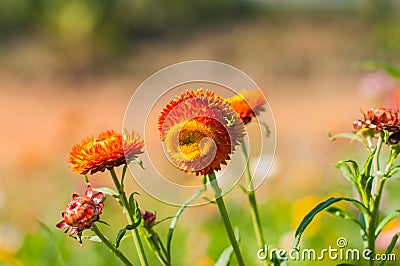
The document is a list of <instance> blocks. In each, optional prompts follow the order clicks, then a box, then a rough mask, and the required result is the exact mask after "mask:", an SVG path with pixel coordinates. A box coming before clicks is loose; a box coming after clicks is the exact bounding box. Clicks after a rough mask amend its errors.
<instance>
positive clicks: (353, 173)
mask: <svg viewBox="0 0 400 266" xmlns="http://www.w3.org/2000/svg"><path fill="white" fill-rule="evenodd" d="M336 167H337V168H339V169H340V170H341V171H342V174H343V176H344V177H345V178H346V179H347V180H348V181H350V182H351V183H353V184H357V179H358V177H359V176H360V170H359V168H358V164H357V163H356V162H355V161H353V160H346V161H340V162H338V163H337V164H336Z"/></svg>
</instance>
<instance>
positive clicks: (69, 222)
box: [56, 186, 104, 236]
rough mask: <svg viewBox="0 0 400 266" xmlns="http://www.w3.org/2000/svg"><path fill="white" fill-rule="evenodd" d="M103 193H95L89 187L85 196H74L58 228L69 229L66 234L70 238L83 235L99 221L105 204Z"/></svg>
mask: <svg viewBox="0 0 400 266" xmlns="http://www.w3.org/2000/svg"><path fill="white" fill-rule="evenodd" d="M102 199H103V193H94V194H93V190H92V187H91V186H88V188H87V190H86V194H85V196H82V197H81V196H79V195H77V194H73V195H72V201H70V202H69V203H68V206H67V209H66V210H65V211H64V212H63V213H62V217H63V220H62V221H61V222H59V223H58V224H57V225H56V227H58V228H67V230H66V231H65V233H68V234H69V235H70V236H71V235H74V234H78V235H81V234H82V231H83V230H84V229H88V228H90V227H91V226H92V224H93V223H94V222H96V221H98V220H99V216H100V214H101V212H102V210H103V206H104V204H103V203H102V202H101V200H102Z"/></svg>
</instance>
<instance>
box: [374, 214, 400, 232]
mask: <svg viewBox="0 0 400 266" xmlns="http://www.w3.org/2000/svg"><path fill="white" fill-rule="evenodd" d="M397 216H400V210H395V211H394V212H392V213H390V214H388V215H387V216H385V217H384V218H383V219H382V221H381V222H380V223H379V225H378V226H377V227H376V230H375V237H377V236H378V235H379V234H380V233H381V231H382V230H383V228H385V226H386V225H387V224H388V223H390V221H392V220H393V219H394V218H396V217H397Z"/></svg>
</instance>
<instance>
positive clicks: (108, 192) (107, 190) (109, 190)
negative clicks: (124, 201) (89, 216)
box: [93, 187, 118, 197]
mask: <svg viewBox="0 0 400 266" xmlns="http://www.w3.org/2000/svg"><path fill="white" fill-rule="evenodd" d="M93 191H95V192H101V193H103V194H106V195H110V196H113V197H118V193H117V192H116V191H115V190H113V189H112V188H108V187H99V188H93Z"/></svg>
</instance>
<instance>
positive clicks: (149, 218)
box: [140, 210, 156, 228]
mask: <svg viewBox="0 0 400 266" xmlns="http://www.w3.org/2000/svg"><path fill="white" fill-rule="evenodd" d="M140 214H141V215H142V218H143V220H144V224H145V225H146V227H148V228H150V227H152V226H153V225H154V222H155V221H156V214H155V213H152V212H150V211H146V210H141V211H140Z"/></svg>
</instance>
